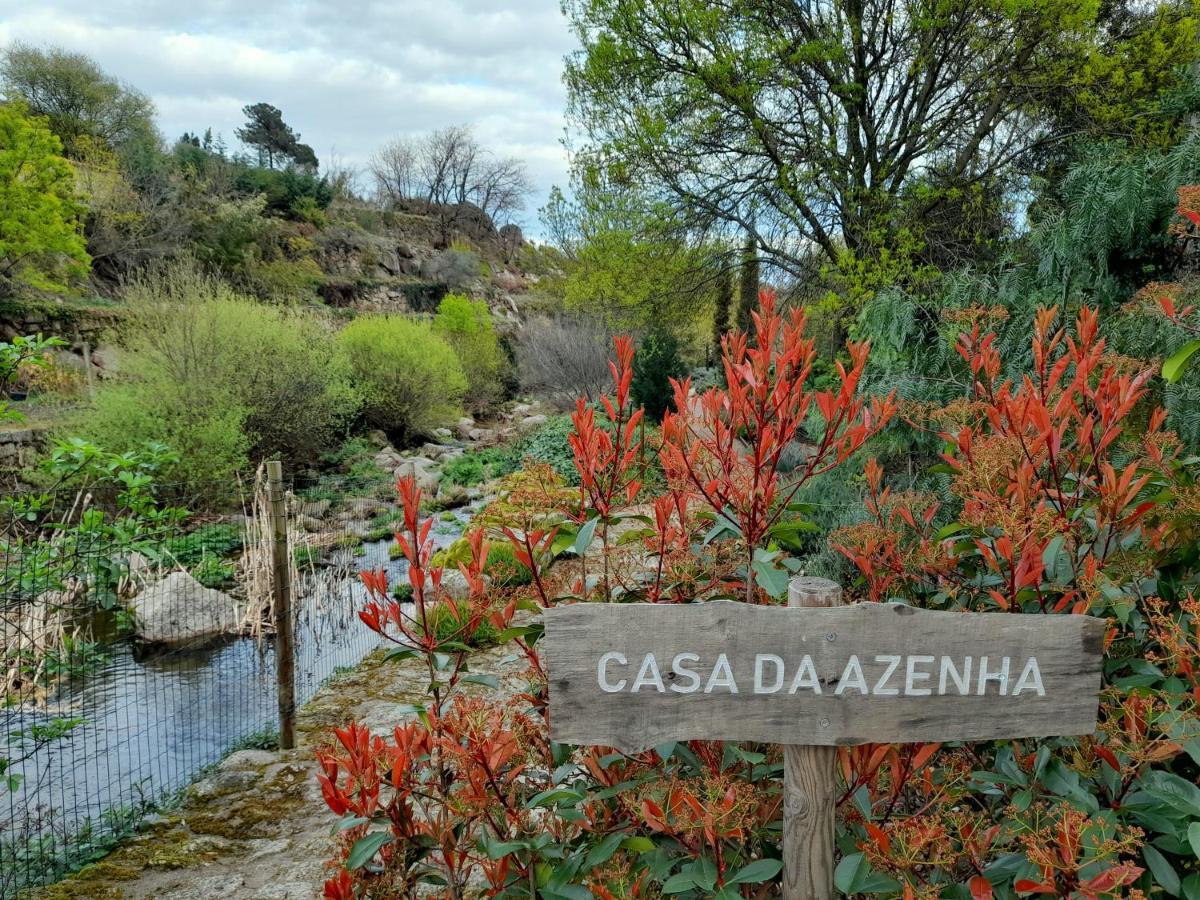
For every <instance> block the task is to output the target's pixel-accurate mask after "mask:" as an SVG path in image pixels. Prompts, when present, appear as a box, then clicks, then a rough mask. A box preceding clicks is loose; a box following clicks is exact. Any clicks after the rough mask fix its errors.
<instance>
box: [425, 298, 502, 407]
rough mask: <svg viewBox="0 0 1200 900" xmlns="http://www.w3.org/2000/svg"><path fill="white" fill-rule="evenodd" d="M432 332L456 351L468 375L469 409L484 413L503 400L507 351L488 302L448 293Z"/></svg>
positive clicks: (440, 305)
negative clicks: (494, 327)
mask: <svg viewBox="0 0 1200 900" xmlns="http://www.w3.org/2000/svg"><path fill="white" fill-rule="evenodd" d="M433 329H434V331H436V332H437V333H438V334H440V335H441V336H442V337H444V338H445V339H446V341H447V343H449V344H450V346H451V347H453V348H454V352H455V353H456V354H457V355H458V360H459V362H460V363H461V364H462V367H463V372H465V373H466V376H467V395H466V398H465V400H466V404H467V407H468V408H469V409H470V410H472V411H473V412H483V411H484V410H486V409H487V408H488V407H490V406H492V405H493V404H495V403H496V401H497V400H499V399H500V396H501V393H502V392H503V386H502V384H501V372H502V370H503V369H504V365H505V362H506V360H505V358H504V352H503V351H502V350H501V349H500V342H499V341H498V340H497V339H496V332H495V330H494V329H493V328H492V316H491V313H489V312H488V307H487V303H485V302H484V301H482V300H471V299H470V298H468V297H465V296H463V295H462V294H447V295H446V296H445V297H443V298H442V302H441V303H440V304H439V305H438V311H437V315H436V316H434V319H433Z"/></svg>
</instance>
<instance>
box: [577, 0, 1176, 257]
mask: <svg viewBox="0 0 1200 900" xmlns="http://www.w3.org/2000/svg"><path fill="white" fill-rule="evenodd" d="M564 5H565V9H566V12H567V14H568V16H569V17H570V19H571V21H572V23H573V25H574V28H575V31H576V33H577V35H578V38H579V40H580V43H581V45H582V49H581V50H579V51H577V52H576V53H575V54H574V55H573V56H572V57H571V58H570V59H569V60H568V64H567V72H566V78H567V84H568V88H569V93H570V112H571V115H572V118H573V120H574V122H575V124H576V126H577V127H578V128H579V129H580V130H581V131H582V132H583V134H584V136H585V138H586V141H587V142H588V143H589V144H590V146H591V147H592V148H593V149H595V150H596V151H597V152H598V153H600V154H601V155H602V156H603V157H605V158H606V159H607V160H609V161H611V162H612V163H614V164H619V165H621V166H622V167H623V168H624V169H625V171H626V172H627V173H628V174H629V176H630V177H632V178H634V179H635V180H637V181H638V182H639V183H642V184H644V185H646V186H648V187H651V188H653V189H654V190H656V191H657V192H658V195H659V196H660V197H662V198H664V199H668V200H670V201H671V202H672V203H673V204H675V205H676V206H677V207H678V208H679V209H680V211H681V212H682V213H684V214H686V215H687V216H688V217H689V219H690V221H692V222H693V223H694V224H695V225H697V226H700V227H712V226H718V227H726V228H727V227H730V226H734V227H736V228H738V229H745V230H748V231H751V232H753V233H754V234H755V236H756V238H757V240H758V242H759V246H760V247H761V248H762V249H763V253H764V257H765V258H766V260H768V261H769V262H771V263H773V264H775V265H778V266H782V267H784V268H786V269H788V270H790V271H793V272H795V273H801V272H803V271H804V270H805V267H806V264H807V263H808V262H809V257H810V256H811V254H812V251H813V249H814V248H816V249H817V250H818V251H819V252H820V253H821V254H823V255H824V256H825V257H826V258H827V259H829V260H832V261H834V262H839V261H840V259H841V257H843V255H844V254H846V253H847V252H849V253H851V254H854V255H858V256H862V255H867V256H869V255H870V254H871V253H872V252H873V251H875V250H876V249H878V248H880V247H886V246H894V245H895V244H896V240H895V237H896V236H895V234H894V229H895V223H894V221H893V216H892V213H893V210H894V208H895V203H896V198H897V197H899V196H900V194H901V192H902V191H903V189H904V188H905V187H906V186H907V185H908V184H909V183H910V182H912V181H914V180H916V179H923V180H924V181H925V182H926V183H927V184H928V185H930V186H931V188H932V189H929V190H923V191H921V192H919V194H918V195H916V196H914V197H913V198H912V203H913V209H911V210H909V211H908V215H907V218H908V220H909V221H912V222H915V223H918V224H919V223H921V222H923V221H925V217H926V214H927V213H928V212H930V211H932V210H934V209H936V208H938V207H939V206H942V205H945V204H948V203H954V202H956V198H957V197H959V196H960V195H961V193H962V191H963V189H964V188H966V187H969V186H971V185H973V184H976V183H988V182H989V181H990V180H993V179H995V178H997V177H998V176H1000V175H1002V174H1004V173H1006V172H1009V171H1011V170H1012V169H1013V167H1014V166H1015V165H1016V164H1017V163H1018V162H1019V161H1020V160H1021V159H1022V158H1023V157H1026V156H1027V155H1028V154H1029V153H1030V151H1031V150H1034V149H1036V148H1038V147H1039V146H1040V145H1042V144H1044V143H1046V142H1051V141H1054V140H1057V139H1059V138H1061V137H1062V135H1061V134H1060V133H1058V132H1056V131H1054V130H1053V129H1051V128H1049V127H1047V125H1046V122H1047V115H1046V111H1047V105H1048V104H1051V103H1055V104H1061V98H1062V97H1063V91H1064V89H1065V88H1069V87H1071V86H1075V85H1077V84H1078V82H1077V81H1076V82H1069V81H1066V80H1065V79H1067V77H1068V73H1078V72H1081V71H1082V70H1083V68H1084V67H1086V66H1087V65H1088V64H1091V63H1094V61H1095V60H1097V59H1100V58H1103V57H1105V56H1106V55H1110V56H1111V55H1112V54H1114V53H1115V54H1123V51H1124V50H1126V49H1127V48H1128V46H1129V41H1130V40H1132V36H1134V35H1136V36H1137V37H1138V39H1139V40H1140V41H1142V42H1145V43H1153V42H1154V41H1155V40H1157V41H1160V42H1161V43H1162V44H1163V45H1164V46H1165V47H1169V48H1172V49H1173V50H1174V51H1175V52H1173V53H1171V52H1167V53H1159V52H1156V53H1154V54H1146V55H1144V56H1138V55H1137V54H1124V55H1123V56H1122V58H1123V59H1124V61H1125V67H1124V68H1123V69H1122V71H1121V73H1120V75H1121V77H1120V78H1116V77H1112V73H1111V70H1110V71H1109V73H1108V76H1105V73H1104V71H1103V69H1102V68H1098V69H1097V70H1096V71H1097V77H1095V78H1094V79H1091V80H1090V81H1088V82H1087V83H1086V87H1087V88H1088V90H1089V91H1090V96H1089V100H1088V105H1089V107H1091V108H1093V109H1095V108H1101V107H1103V105H1104V104H1105V103H1106V102H1109V101H1114V102H1115V101H1117V100H1121V99H1123V98H1125V97H1126V94H1127V93H1128V87H1127V86H1128V85H1131V84H1153V85H1157V86H1162V85H1164V84H1170V83H1176V84H1177V83H1179V80H1180V78H1181V77H1182V75H1181V70H1182V68H1183V67H1184V66H1186V64H1187V63H1188V62H1189V61H1191V60H1193V59H1195V58H1196V55H1197V47H1196V40H1195V36H1196V21H1195V18H1194V17H1193V16H1192V14H1191V2H1190V0H1179V2H1178V3H1165V4H1163V5H1162V6H1160V7H1154V8H1152V9H1151V10H1150V11H1149V12H1146V13H1145V14H1138V13H1136V12H1134V13H1132V14H1131V15H1132V16H1133V19H1132V23H1133V24H1130V25H1129V26H1127V27H1125V28H1122V29H1120V30H1115V31H1114V30H1112V29H1109V28H1108V27H1107V23H1108V20H1109V18H1111V9H1112V8H1113V7H1114V6H1119V7H1128V8H1129V9H1132V10H1137V9H1138V8H1142V7H1147V6H1149V4H1135V3H1133V2H1132V0H1130V2H1129V3H1121V2H1117V3H1115V4H1099V3H1096V2H1080V0H1007V2H998V0H983V2H980V0H786V2H781V0H717V2H711V3H682V4H681V3H679V2H678V0H565V4H564ZM1071 77H1075V76H1071ZM1079 77H1082V76H1079ZM1123 92H1124V93H1123ZM1107 120H1108V121H1109V122H1110V123H1111V122H1112V120H1113V117H1112V116H1108V117H1107Z"/></svg>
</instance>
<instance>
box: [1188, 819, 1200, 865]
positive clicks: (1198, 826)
mask: <svg viewBox="0 0 1200 900" xmlns="http://www.w3.org/2000/svg"><path fill="white" fill-rule="evenodd" d="M1187 837H1188V843H1189V844H1191V845H1192V853H1194V854H1195V856H1196V859H1200V822H1193V823H1192V824H1191V825H1189V826H1188V830H1187Z"/></svg>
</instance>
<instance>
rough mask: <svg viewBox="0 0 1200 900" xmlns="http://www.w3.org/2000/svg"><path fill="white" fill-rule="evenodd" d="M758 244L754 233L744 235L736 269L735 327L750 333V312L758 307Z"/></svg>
mask: <svg viewBox="0 0 1200 900" xmlns="http://www.w3.org/2000/svg"><path fill="white" fill-rule="evenodd" d="M758 269H759V266H758V245H757V243H756V242H755V240H754V235H752V234H751V235H747V236H746V245H745V247H743V248H742V265H741V268H740V269H739V271H738V307H737V328H738V331H743V332H745V333H746V334H750V333H751V332H752V331H753V329H754V320H753V319H752V318H751V313H753V312H754V311H755V310H756V309H758V288H759V271H758Z"/></svg>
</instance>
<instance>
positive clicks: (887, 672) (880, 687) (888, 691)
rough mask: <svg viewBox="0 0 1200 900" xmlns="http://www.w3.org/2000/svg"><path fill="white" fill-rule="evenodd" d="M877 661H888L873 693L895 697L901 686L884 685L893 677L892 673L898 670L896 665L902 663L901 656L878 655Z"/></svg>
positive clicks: (879, 695)
mask: <svg viewBox="0 0 1200 900" xmlns="http://www.w3.org/2000/svg"><path fill="white" fill-rule="evenodd" d="M875 662H877V663H886V664H887V668H886V669H884V670H883V674H882V675H880V676H879V680H878V681H877V682H875V690H873V691H872V692H871V693H873V694H874V695H875V696H876V697H895V696H896V695H897V694H899V693H900V689H899V688H890V687H884V685H885V684H887V680H888V679H889V678H891V677H892V673H893V672H895V671H896V667H897V666H899V665H900V657H899V656H877V657H875Z"/></svg>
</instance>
